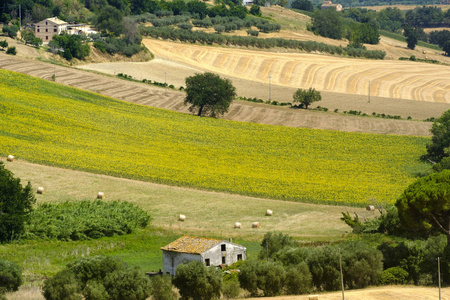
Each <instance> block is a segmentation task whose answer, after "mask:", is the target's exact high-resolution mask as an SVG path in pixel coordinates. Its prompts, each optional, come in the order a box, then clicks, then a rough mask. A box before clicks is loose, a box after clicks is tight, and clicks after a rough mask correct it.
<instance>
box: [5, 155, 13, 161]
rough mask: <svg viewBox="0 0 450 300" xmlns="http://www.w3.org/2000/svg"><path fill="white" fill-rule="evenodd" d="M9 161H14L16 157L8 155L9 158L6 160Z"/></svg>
mask: <svg viewBox="0 0 450 300" xmlns="http://www.w3.org/2000/svg"><path fill="white" fill-rule="evenodd" d="M6 160H7V161H13V160H14V156H12V155H8V157H7V158H6Z"/></svg>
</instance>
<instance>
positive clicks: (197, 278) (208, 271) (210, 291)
mask: <svg viewBox="0 0 450 300" xmlns="http://www.w3.org/2000/svg"><path fill="white" fill-rule="evenodd" d="M173 284H174V285H175V287H177V288H178V290H179V292H180V295H181V299H189V298H193V299H199V300H210V299H214V298H219V297H220V293H221V291H222V273H221V272H220V271H219V270H217V269H216V268H207V267H206V266H205V265H204V264H203V263H202V262H200V261H191V262H189V263H187V264H181V265H178V267H177V272H176V275H175V277H174V278H173Z"/></svg>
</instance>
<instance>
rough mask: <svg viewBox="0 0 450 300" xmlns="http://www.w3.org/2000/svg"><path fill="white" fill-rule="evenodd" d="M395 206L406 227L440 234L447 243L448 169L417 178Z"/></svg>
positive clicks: (449, 220) (449, 215)
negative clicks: (443, 235) (445, 236)
mask: <svg viewBox="0 0 450 300" xmlns="http://www.w3.org/2000/svg"><path fill="white" fill-rule="evenodd" d="M395 206H396V207H397V209H398V216H399V219H400V222H401V224H402V225H403V227H404V228H405V229H406V230H408V231H410V232H416V234H417V235H419V236H423V235H430V234H436V233H438V232H440V233H443V234H445V235H447V239H448V242H447V243H448V244H449V245H450V170H444V171H442V172H440V173H435V174H431V175H428V176H425V177H422V178H420V179H418V180H417V181H416V182H414V183H412V184H411V185H410V186H409V187H408V188H407V189H406V190H405V191H404V192H403V194H402V195H401V196H400V198H399V199H398V200H397V202H396V204H395Z"/></svg>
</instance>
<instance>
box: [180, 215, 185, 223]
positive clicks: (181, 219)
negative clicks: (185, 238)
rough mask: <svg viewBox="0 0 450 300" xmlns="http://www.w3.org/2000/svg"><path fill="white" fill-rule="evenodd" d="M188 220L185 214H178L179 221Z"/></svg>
mask: <svg viewBox="0 0 450 300" xmlns="http://www.w3.org/2000/svg"><path fill="white" fill-rule="evenodd" d="M185 220H186V216H185V215H179V216H178V221H181V222H184V221H185Z"/></svg>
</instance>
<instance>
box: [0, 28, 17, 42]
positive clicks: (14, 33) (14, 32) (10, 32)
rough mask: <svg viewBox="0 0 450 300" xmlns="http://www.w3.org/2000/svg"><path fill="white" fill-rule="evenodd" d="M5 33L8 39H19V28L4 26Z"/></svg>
mask: <svg viewBox="0 0 450 300" xmlns="http://www.w3.org/2000/svg"><path fill="white" fill-rule="evenodd" d="M2 31H3V33H6V34H7V35H8V37H10V38H12V39H14V38H16V37H17V32H18V31H19V27H17V26H16V25H3V27H2Z"/></svg>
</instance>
